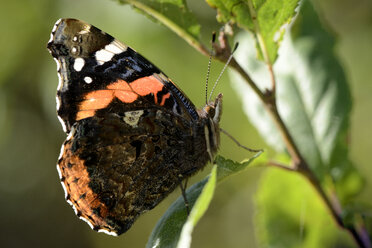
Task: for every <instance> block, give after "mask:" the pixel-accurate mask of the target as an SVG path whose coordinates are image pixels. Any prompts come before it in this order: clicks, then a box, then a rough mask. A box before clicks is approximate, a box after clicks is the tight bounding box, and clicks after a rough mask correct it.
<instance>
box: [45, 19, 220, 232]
mask: <svg viewBox="0 0 372 248" xmlns="http://www.w3.org/2000/svg"><path fill="white" fill-rule="evenodd" d="M47 47H48V50H49V51H50V53H51V54H52V56H53V57H54V59H55V61H56V62H57V67H58V77H59V84H58V88H57V97H56V99H57V113H58V118H59V120H60V122H61V124H62V126H63V129H64V131H65V132H66V134H68V136H67V138H66V141H65V142H64V143H63V145H62V148H61V154H60V156H59V159H58V164H57V169H58V173H59V176H60V179H61V183H62V186H63V188H64V190H65V195H66V200H67V202H68V203H70V204H71V205H72V207H73V208H74V210H75V213H76V215H77V216H78V217H80V218H81V219H83V220H84V221H86V222H87V223H88V224H89V225H90V226H91V227H92V229H94V230H96V231H99V232H105V233H107V234H111V235H120V234H121V233H124V232H125V231H127V230H128V229H129V228H130V227H131V226H132V224H133V222H134V221H135V220H136V219H137V217H138V216H139V215H140V214H142V213H143V212H146V211H148V210H150V209H152V208H154V207H155V206H156V205H158V204H159V202H160V201H161V200H163V199H164V198H165V197H166V196H167V195H168V194H169V193H171V192H172V191H173V190H174V189H175V188H176V187H177V186H179V185H180V184H181V183H182V181H183V180H185V179H187V178H188V177H190V176H191V175H193V174H194V173H196V172H197V171H199V170H200V169H202V168H203V167H204V166H205V165H206V164H207V162H208V161H212V160H213V158H214V155H215V154H216V152H217V149H218V146H219V136H220V135H219V133H220V129H219V121H220V116H221V110H222V95H221V94H220V95H218V96H217V98H216V100H215V101H214V102H210V103H208V104H207V105H206V106H205V107H204V108H202V109H200V110H197V109H196V108H195V106H194V104H193V103H192V102H191V101H190V100H189V99H188V98H187V97H186V95H185V94H184V93H183V92H182V91H181V90H180V89H179V88H178V87H177V86H176V85H175V84H174V83H173V82H172V81H171V80H170V79H169V78H168V77H167V76H166V75H165V74H164V73H162V72H161V71H160V70H159V69H158V68H156V67H155V66H154V65H153V64H151V63H150V62H149V61H148V60H146V59H145V58H144V57H142V56H141V55H140V54H138V53H137V52H135V51H134V50H133V49H131V48H130V47H128V46H126V45H124V44H123V43H121V42H119V41H118V40H116V39H114V38H113V37H112V36H110V35H109V34H106V33H105V32H103V31H101V30H99V29H98V28H96V27H94V26H92V25H89V24H87V23H85V22H83V21H80V20H75V19H60V20H58V21H57V23H56V24H55V26H54V28H53V30H52V33H51V38H50V41H49V43H48V45H47Z"/></svg>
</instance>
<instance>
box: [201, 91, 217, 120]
mask: <svg viewBox="0 0 372 248" xmlns="http://www.w3.org/2000/svg"><path fill="white" fill-rule="evenodd" d="M203 112H205V114H206V116H208V117H209V118H210V119H212V120H213V123H214V124H215V125H218V124H219V122H220V119H221V114H222V93H220V94H218V96H217V97H216V100H214V101H211V102H209V103H208V104H207V105H205V107H204V108H203Z"/></svg>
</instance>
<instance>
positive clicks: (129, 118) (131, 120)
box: [123, 110, 143, 127]
mask: <svg viewBox="0 0 372 248" xmlns="http://www.w3.org/2000/svg"><path fill="white" fill-rule="evenodd" d="M124 114H125V116H124V117H123V120H124V121H125V123H127V124H128V125H130V126H132V127H137V124H138V121H139V119H140V117H141V116H142V115H143V110H137V111H128V112H125V113H124Z"/></svg>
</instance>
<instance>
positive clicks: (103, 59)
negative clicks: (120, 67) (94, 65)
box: [96, 49, 115, 65]
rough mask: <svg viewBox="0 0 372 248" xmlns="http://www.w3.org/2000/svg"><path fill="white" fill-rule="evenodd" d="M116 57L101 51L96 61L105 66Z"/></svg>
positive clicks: (97, 53)
mask: <svg viewBox="0 0 372 248" xmlns="http://www.w3.org/2000/svg"><path fill="white" fill-rule="evenodd" d="M114 55H115V53H112V52H109V51H107V50H105V49H101V50H99V51H97V52H96V60H97V61H98V64H100V65H103V64H104V63H105V62H107V61H110V60H111V59H112V57H114Z"/></svg>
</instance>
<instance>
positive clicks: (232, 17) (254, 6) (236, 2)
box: [207, 0, 299, 64]
mask: <svg viewBox="0 0 372 248" xmlns="http://www.w3.org/2000/svg"><path fill="white" fill-rule="evenodd" d="M207 2H208V3H209V5H210V6H211V7H213V8H216V9H217V13H218V14H217V20H218V21H219V22H222V23H227V22H236V23H237V24H238V25H239V26H240V27H242V28H244V29H246V30H248V31H251V32H253V34H254V35H255V38H256V42H257V44H258V46H257V47H258V48H259V53H260V54H261V55H262V56H263V58H264V60H265V61H266V63H268V64H273V63H274V62H275V60H276V58H277V53H278V48H279V45H280V42H281V40H282V37H283V34H284V31H285V27H286V26H287V25H288V24H289V23H290V22H291V20H292V18H293V17H294V16H295V14H296V12H295V9H296V7H297V5H298V3H299V0H283V1H277V0H243V1H241V0H207Z"/></svg>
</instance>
